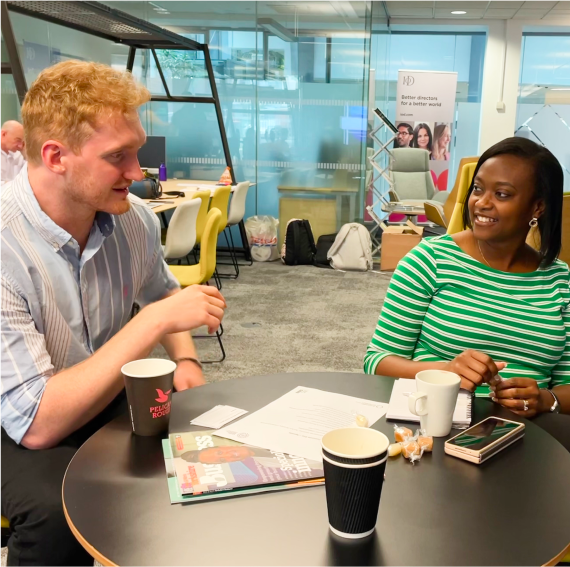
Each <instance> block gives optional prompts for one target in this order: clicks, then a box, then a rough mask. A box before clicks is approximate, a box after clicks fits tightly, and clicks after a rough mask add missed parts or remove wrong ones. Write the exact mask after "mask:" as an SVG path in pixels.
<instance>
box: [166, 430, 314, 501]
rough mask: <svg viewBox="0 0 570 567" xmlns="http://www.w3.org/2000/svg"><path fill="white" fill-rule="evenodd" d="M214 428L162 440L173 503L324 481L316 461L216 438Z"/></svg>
mask: <svg viewBox="0 0 570 567" xmlns="http://www.w3.org/2000/svg"><path fill="white" fill-rule="evenodd" d="M212 433H213V431H211V430H206V431H191V432H185V433H171V434H170V435H169V438H168V439H167V440H166V439H165V440H163V442H162V443H163V452H164V458H165V466H166V473H167V478H168V486H169V492H170V500H171V502H172V503H175V502H188V501H191V500H207V499H212V498H220V497H226V496H238V495H241V494H251V493H255V492H267V491H275V490H284V489H289V488H301V487H307V486H314V485H319V484H323V483H324V478H323V477H324V472H323V468H322V464H321V463H319V462H315V461H310V460H308V459H304V458H302V457H295V456H293V455H288V454H284V453H279V452H277V451H270V450H268V449H261V448H258V447H252V446H250V445H245V444H243V443H239V442H237V441H231V440H229V439H223V438H220V437H214V436H213V435H212Z"/></svg>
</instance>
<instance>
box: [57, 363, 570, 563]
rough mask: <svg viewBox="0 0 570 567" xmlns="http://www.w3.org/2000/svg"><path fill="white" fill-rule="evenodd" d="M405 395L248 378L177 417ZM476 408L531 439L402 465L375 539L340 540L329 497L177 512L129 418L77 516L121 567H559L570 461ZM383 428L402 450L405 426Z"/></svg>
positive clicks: (83, 469) (98, 449) (70, 497)
mask: <svg viewBox="0 0 570 567" xmlns="http://www.w3.org/2000/svg"><path fill="white" fill-rule="evenodd" d="M392 384H393V379H392V378H381V377H378V376H368V375H364V374H350V373H324V372H323V373H298V374H294V373H292V374H278V375H273V376H257V377H253V378H242V379H238V380H230V381H225V382H218V383H215V384H209V385H207V386H202V387H200V388H196V389H193V390H186V391H184V392H180V393H177V394H174V400H173V405H172V408H173V409H172V418H171V419H172V422H174V421H175V420H176V421H178V422H179V423H180V420H182V421H183V422H184V423H187V422H188V420H189V419H192V418H193V417H196V416H197V415H199V414H201V413H202V412H204V411H206V410H208V409H210V408H211V407H213V406H214V405H216V404H230V405H234V406H236V407H240V408H243V409H247V410H249V411H254V410H257V409H259V408H260V407H262V406H264V405H266V404H268V403H269V402H271V401H273V400H274V399H275V398H277V397H279V396H281V395H283V394H285V393H286V392H288V391H290V390H291V389H293V388H294V387H296V386H299V385H303V386H309V387H313V388H320V389H324V390H329V391H332V392H339V393H342V394H348V395H353V396H357V397H362V398H368V399H372V400H378V401H388V399H389V397H390V392H391V389H392ZM474 410H475V412H474V419H475V420H476V421H479V420H481V419H483V418H484V417H487V416H488V415H497V416H502V417H507V418H510V419H514V420H516V421H524V422H525V424H526V435H525V438H524V440H523V441H519V442H517V443H516V444H514V445H512V446H510V447H508V448H507V449H505V450H504V451H503V452H502V453H501V454H500V455H497V456H496V457H494V458H492V459H490V460H489V461H488V462H486V463H484V464H483V465H481V466H477V465H474V464H471V463H468V462H466V461H462V460H459V459H456V458H454V457H450V456H447V455H445V454H444V452H443V439H435V443H434V452H433V454H426V455H424V457H423V459H422V460H421V461H420V463H419V464H417V465H412V464H410V463H409V462H408V461H406V460H404V459H403V458H402V457H399V458H398V459H393V460H390V461H389V462H388V466H387V468H386V482H385V484H384V489H383V492H382V500H381V502H380V513H379V517H378V526H377V530H376V532H375V533H374V535H373V536H370V537H369V538H365V539H364V540H355V541H347V540H343V539H341V538H338V537H337V536H334V535H332V534H331V533H330V531H329V528H328V519H327V509H326V499H325V490H324V487H322V486H321V487H311V488H304V489H302V490H290V491H286V492H274V493H262V494H256V495H252V496H246V497H236V498H229V499H226V500H212V501H207V502H197V503H194V504H170V499H169V496H168V487H167V483H166V474H165V470H164V459H163V457H162V449H161V444H160V439H159V438H148V437H138V438H137V437H136V436H133V435H132V434H131V430H130V424H129V421H128V419H127V417H126V416H125V417H121V418H118V419H116V420H115V421H112V422H111V423H109V424H108V425H106V426H105V427H103V428H102V429H101V430H99V431H98V432H97V433H96V434H95V435H94V436H93V437H91V439H89V440H88V441H87V442H86V443H85V444H84V445H83V446H82V447H81V448H80V449H79V451H78V452H77V454H76V455H75V457H74V458H73V460H72V461H71V463H70V464H69V467H68V469H67V472H66V475H65V478H64V482H63V504H64V508H65V510H66V516H67V519H68V522H69V525H70V526H71V529H72V531H73V532H74V533H75V535H76V536H77V537H78V539H79V541H81V542H82V544H83V545H84V546H85V547H86V549H87V550H88V551H89V552H90V553H91V554H92V555H93V556H94V557H95V558H96V559H97V560H98V561H100V562H101V563H103V564H107V565H111V564H118V565H541V564H544V563H547V562H550V564H555V563H556V561H553V560H554V559H555V558H556V557H557V556H559V555H561V554H562V552H563V551H564V548H565V547H566V546H567V545H568V544H569V543H570V541H569V540H570V534H569V533H568V528H569V526H570V491H569V490H568V478H570V453H569V452H568V451H566V450H565V449H564V448H563V447H562V445H560V444H559V443H558V442H557V441H555V440H554V439H553V438H552V437H551V436H550V435H549V434H548V433H546V432H545V431H543V430H542V429H540V428H539V427H538V426H536V425H534V424H533V423H532V422H530V421H525V420H522V419H519V418H517V417H516V416H515V415H514V414H512V413H511V412H509V411H507V410H504V409H502V408H500V407H499V406H496V405H494V404H492V403H491V402H490V401H488V400H481V399H477V400H476V401H475V407H474ZM373 427H374V428H375V429H378V430H380V431H382V432H383V433H385V434H386V435H388V436H389V437H390V439H393V422H387V421H386V420H385V418H382V419H381V420H380V421H378V422H377V423H376V424H374V426H373ZM197 429H199V428H197ZM452 434H453V432H452Z"/></svg>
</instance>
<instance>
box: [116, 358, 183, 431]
mask: <svg viewBox="0 0 570 567" xmlns="http://www.w3.org/2000/svg"><path fill="white" fill-rule="evenodd" d="M175 370H176V363H175V362H172V360H165V359H162V358H146V359H143V360H134V361H133V362H129V363H127V364H125V365H124V366H123V367H122V368H121V372H122V373H123V377H124V379H125V389H126V391H127V402H128V405H129V415H130V418H131V425H132V428H133V433H135V434H136V435H145V436H147V435H159V434H161V433H165V432H166V431H168V423H169V422H170V407H171V402H172V384H173V380H174V371H175Z"/></svg>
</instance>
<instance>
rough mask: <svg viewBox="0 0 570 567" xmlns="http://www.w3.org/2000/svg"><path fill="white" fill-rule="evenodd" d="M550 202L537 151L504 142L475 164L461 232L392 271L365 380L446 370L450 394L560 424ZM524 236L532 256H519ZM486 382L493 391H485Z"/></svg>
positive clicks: (569, 404)
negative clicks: (452, 379)
mask: <svg viewBox="0 0 570 567" xmlns="http://www.w3.org/2000/svg"><path fill="white" fill-rule="evenodd" d="M562 191H563V173H562V168H561V167H560V164H559V163H558V161H557V159H556V158H555V157H554V156H553V155H552V153H551V152H550V151H549V150H547V149H546V148H544V147H542V146H539V145H538V144H536V143H534V142H532V141H530V140H526V139H523V138H507V139H506V140H503V141H502V142H499V143H498V144H495V145H494V146H492V147H491V148H489V149H488V150H487V151H486V152H484V153H483V155H482V156H481V157H480V158H479V161H478V163H477V167H476V169H475V174H474V177H473V181H472V182H471V186H470V188H469V193H468V195H467V199H466V207H465V210H464V216H463V222H464V225H465V227H466V230H464V231H463V232H459V233H456V234H452V235H450V234H446V235H443V236H437V237H435V238H430V239H429V240H424V241H422V242H421V243H420V244H419V245H418V246H416V247H415V248H414V249H413V250H412V251H411V252H409V253H408V254H407V255H406V256H405V257H404V258H403V259H402V260H401V261H400V263H399V264H398V267H397V268H396V270H395V272H394V275H393V277H392V281H391V282H390V286H389V288H388V292H387V294H386V299H385V301H384V305H383V307H382V312H381V313H380V319H379V321H378V325H377V326H376V330H375V332H374V335H373V337H372V340H371V342H370V344H369V346H368V350H367V352H366V356H365V359H364V369H365V371H366V372H367V373H369V374H378V375H385V376H396V377H403V378H414V377H415V375H416V374H417V373H418V372H419V371H421V370H428V369H438V370H448V371H450V372H455V373H456V374H458V375H459V376H460V377H461V387H462V388H465V389H467V390H469V391H472V392H475V395H476V396H484V397H491V398H492V399H493V401H495V402H496V403H498V404H500V405H501V406H503V407H505V408H507V409H509V410H511V411H512V412H514V413H516V414H518V415H520V416H523V417H534V416H536V415H538V414H541V413H546V412H562V413H570V273H569V269H568V265H567V264H565V263H564V262H562V261H561V260H558V259H557V257H558V254H559V252H560V248H561V241H562V236H561V234H562V232H561V224H562ZM534 226H538V230H539V232H540V240H541V247H540V250H535V249H533V248H531V247H530V246H529V245H527V244H526V238H527V235H528V232H529V230H530V228H531V227H534ZM497 374H500V377H501V378H502V379H503V380H502V381H501V382H500V383H498V385H493V386H490V385H489V384H490V383H491V384H495V383H496V378H495V377H496V375H497ZM569 419H570V418H569ZM569 426H570V423H569Z"/></svg>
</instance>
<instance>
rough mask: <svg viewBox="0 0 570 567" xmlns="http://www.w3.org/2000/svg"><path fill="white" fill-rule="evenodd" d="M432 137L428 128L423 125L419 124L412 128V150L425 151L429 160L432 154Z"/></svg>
mask: <svg viewBox="0 0 570 567" xmlns="http://www.w3.org/2000/svg"><path fill="white" fill-rule="evenodd" d="M432 147H433V146H432V135H431V129H430V127H429V126H428V125H427V124H425V123H423V122H422V123H420V124H418V125H417V126H416V127H415V128H414V136H413V138H412V148H420V149H421V150H427V151H428V152H429V157H430V159H431V152H432Z"/></svg>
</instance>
